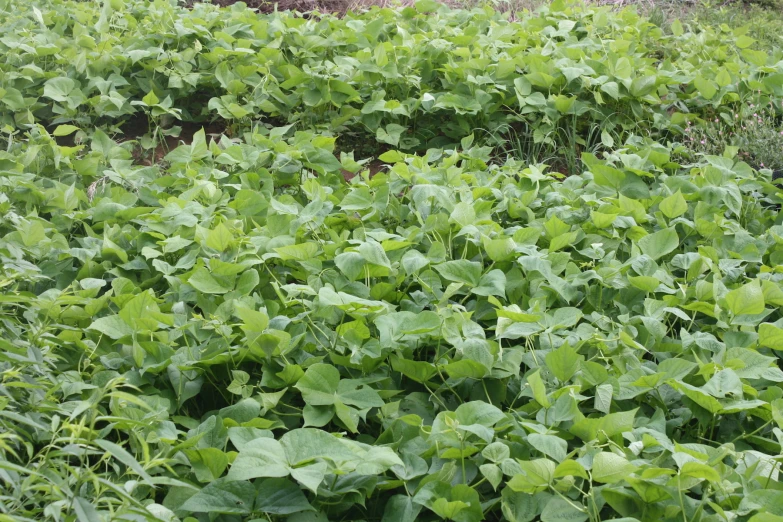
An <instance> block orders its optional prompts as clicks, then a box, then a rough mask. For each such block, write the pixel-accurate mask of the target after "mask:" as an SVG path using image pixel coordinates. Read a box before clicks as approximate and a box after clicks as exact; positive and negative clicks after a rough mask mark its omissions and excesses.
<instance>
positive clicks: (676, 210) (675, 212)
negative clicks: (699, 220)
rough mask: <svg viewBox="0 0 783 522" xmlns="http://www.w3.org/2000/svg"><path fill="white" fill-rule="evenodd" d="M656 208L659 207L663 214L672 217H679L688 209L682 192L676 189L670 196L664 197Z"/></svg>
mask: <svg viewBox="0 0 783 522" xmlns="http://www.w3.org/2000/svg"><path fill="white" fill-rule="evenodd" d="M658 208H659V209H661V212H663V215H664V216H666V217H668V218H670V219H672V218H676V217H679V216H681V215H683V214H685V212H687V211H688V203H687V202H686V201H685V198H684V197H682V193H681V192H680V191H679V190H678V191H677V192H675V193H674V194H672V195H671V196H669V197H667V198H664V199H663V200H662V201H661V202H660V203H659V204H658Z"/></svg>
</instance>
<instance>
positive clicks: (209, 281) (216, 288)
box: [188, 267, 233, 294]
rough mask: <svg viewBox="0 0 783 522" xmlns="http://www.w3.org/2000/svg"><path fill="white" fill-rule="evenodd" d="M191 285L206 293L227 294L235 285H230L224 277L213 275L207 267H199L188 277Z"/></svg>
mask: <svg viewBox="0 0 783 522" xmlns="http://www.w3.org/2000/svg"><path fill="white" fill-rule="evenodd" d="M188 283H190V286H192V287H193V288H195V289H196V290H198V291H199V292H202V293H205V294H225V293H227V292H230V291H231V289H232V288H233V285H229V284H228V283H227V282H226V281H224V279H223V278H221V279H218V278H216V277H212V274H210V273H209V270H207V269H206V268H203V267H202V268H198V269H196V271H195V272H193V275H191V276H190V278H189V279H188Z"/></svg>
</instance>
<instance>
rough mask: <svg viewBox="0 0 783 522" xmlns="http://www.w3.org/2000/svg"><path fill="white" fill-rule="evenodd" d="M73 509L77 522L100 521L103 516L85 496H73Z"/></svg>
mask: <svg viewBox="0 0 783 522" xmlns="http://www.w3.org/2000/svg"><path fill="white" fill-rule="evenodd" d="M73 511H74V513H76V520H78V521H79V522H102V521H103V518H102V517H101V516H100V514H99V513H98V511H97V510H96V509H95V507H93V505H92V504H91V503H90V502H89V501H88V500H87V499H85V498H82V497H74V499H73Z"/></svg>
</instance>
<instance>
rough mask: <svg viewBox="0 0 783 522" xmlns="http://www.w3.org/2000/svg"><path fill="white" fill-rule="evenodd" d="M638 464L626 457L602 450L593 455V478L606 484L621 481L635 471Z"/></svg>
mask: <svg viewBox="0 0 783 522" xmlns="http://www.w3.org/2000/svg"><path fill="white" fill-rule="evenodd" d="M635 469H636V466H634V465H633V464H631V463H630V462H628V460H627V459H626V458H625V457H621V456H620V455H616V454H614V453H610V452H608V451H602V452H601V453H598V454H596V455H595V456H593V480H595V481H596V482H601V483H604V484H607V483H609V484H611V483H614V482H619V481H621V480H623V479H624V478H625V477H627V476H628V475H630V474H631V473H633V471H634V470H635Z"/></svg>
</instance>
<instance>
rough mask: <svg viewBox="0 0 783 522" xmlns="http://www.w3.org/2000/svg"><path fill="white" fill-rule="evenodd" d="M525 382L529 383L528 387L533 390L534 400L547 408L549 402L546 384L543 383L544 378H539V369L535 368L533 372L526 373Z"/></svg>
mask: <svg viewBox="0 0 783 522" xmlns="http://www.w3.org/2000/svg"><path fill="white" fill-rule="evenodd" d="M527 382H528V384H529V385H530V389H531V390H532V391H533V398H534V399H535V400H536V402H537V403H538V404H540V405H541V406H543V407H544V408H549V406H551V403H550V402H549V398H548V397H547V393H546V385H545V384H544V380H543V379H542V378H541V371H540V370H536V371H535V372H533V373H531V374H530V375H528V376H527Z"/></svg>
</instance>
